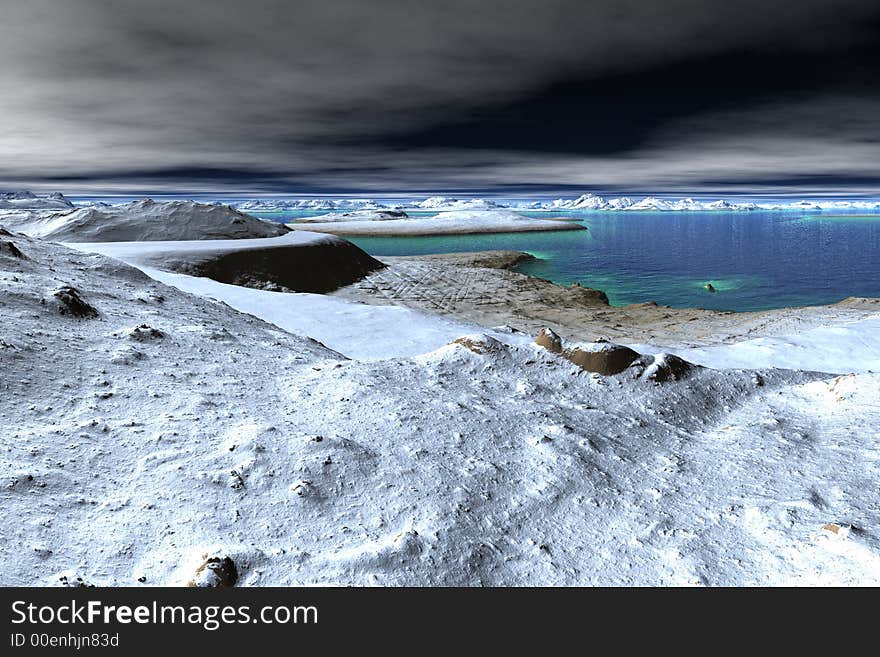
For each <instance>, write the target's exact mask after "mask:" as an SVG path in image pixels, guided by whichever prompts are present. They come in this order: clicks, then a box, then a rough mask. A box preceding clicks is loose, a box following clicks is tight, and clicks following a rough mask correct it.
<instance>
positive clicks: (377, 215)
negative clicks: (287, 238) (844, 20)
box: [295, 210, 409, 224]
mask: <svg viewBox="0 0 880 657" xmlns="http://www.w3.org/2000/svg"><path fill="white" fill-rule="evenodd" d="M408 218H409V215H408V214H407V213H406V212H404V211H403V210H351V211H350V212H331V213H329V214H319V215H317V216H314V217H300V218H299V219H297V220H296V222H295V223H298V224H323V223H329V222H344V221H395V220H398V219H408Z"/></svg>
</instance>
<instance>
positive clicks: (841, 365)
mask: <svg viewBox="0 0 880 657" xmlns="http://www.w3.org/2000/svg"><path fill="white" fill-rule="evenodd" d="M633 348H635V349H636V350H638V351H649V352H654V351H657V350H658V349H659V348H658V347H652V346H650V345H634V346H633ZM673 351H674V352H675V353H676V354H678V355H679V356H681V357H682V358H684V359H686V360H689V361H691V362H693V363H698V364H700V365H704V366H706V367H713V368H716V369H731V368H737V369H748V368H765V367H778V368H784V369H791V370H805V371H814V372H827V373H830V374H847V373H850V372H880V315H875V316H872V317H869V318H867V319H863V320H859V321H855V322H851V323H849V324H844V325H842V326H832V327H822V328H814V329H810V330H807V331H804V332H802V333H799V334H797V335H787V336H776V337H764V338H757V339H755V340H744V341H742V342H737V343H734V344H726V345H719V346H713V347H698V348H693V347H687V348H675V349H673Z"/></svg>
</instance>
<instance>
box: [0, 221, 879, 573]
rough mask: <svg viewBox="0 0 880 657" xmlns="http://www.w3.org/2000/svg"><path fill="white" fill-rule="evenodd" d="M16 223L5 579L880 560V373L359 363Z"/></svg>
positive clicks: (742, 566) (470, 353)
mask: <svg viewBox="0 0 880 657" xmlns="http://www.w3.org/2000/svg"><path fill="white" fill-rule="evenodd" d="M0 240H2V247H0V272H2V273H0V303H2V309H3V312H2V314H0V336H2V342H0V358H2V361H3V371H4V377H3V382H2V385H3V388H4V389H3V393H4V394H3V395H2V396H0V420H2V423H3V426H4V427H6V429H5V430H4V438H5V440H4V441H3V452H2V454H0V476H2V481H3V482H4V486H3V488H2V489H0V503H2V504H3V508H4V514H3V521H2V522H3V531H2V532H0V555H2V561H0V581H2V583H4V584H59V583H63V582H67V583H72V582H77V578H78V577H79V578H82V581H83V582H85V583H90V584H108V585H113V584H116V585H134V586H137V585H146V586H149V585H157V584H178V583H180V584H182V583H185V582H188V581H191V580H193V579H198V578H197V577H196V573H197V570H198V569H199V566H200V565H201V564H203V563H204V561H205V559H206V558H208V557H216V558H218V559H223V558H225V557H228V558H229V559H231V560H232V561H234V563H235V565H236V568H237V570H238V573H239V580H238V584H239V585H269V584H279V585H286V584H312V583H332V584H355V585H363V584H399V585H417V584H427V585H439V584H445V585H513V584H520V585H522V584H679V585H680V584H684V585H688V584H854V583H859V584H878V583H880V542H878V541H880V536H878V530H877V527H878V522H880V509H878V507H877V505H876V499H875V497H876V494H875V486H874V485H873V484H874V482H876V480H877V476H878V474H880V472H878V467H880V465H878V464H880V458H878V450H877V443H876V431H877V426H878V424H880V405H878V401H880V392H878V391H880V385H878V384H880V375H876V374H858V375H852V376H845V377H835V378H829V377H827V375H815V374H806V373H797V372H785V371H763V372H752V371H736V370H728V371H716V370H711V369H701V368H697V369H693V370H691V371H690V372H687V373H686V374H684V375H683V376H682V378H681V379H680V380H672V379H670V380H668V381H666V382H663V383H660V382H658V381H659V379H658V381H651V380H646V379H645V377H647V376H649V375H650V372H649V371H648V370H647V369H645V367H644V366H638V367H636V366H634V367H632V368H630V369H627V370H624V371H623V372H622V373H621V374H618V375H614V376H600V375H597V374H590V373H589V372H585V371H583V370H582V369H581V368H580V367H578V366H577V365H576V364H575V363H573V362H571V361H570V360H568V359H567V358H566V357H564V356H562V355H560V354H556V353H553V352H551V351H550V350H548V349H545V348H543V347H541V346H538V345H535V344H533V343H532V342H531V341H530V340H526V339H523V337H522V336H511V339H505V336H504V334H503V333H498V334H496V335H494V336H489V335H485V334H482V333H480V332H479V331H476V332H474V333H471V334H469V335H467V336H462V337H464V339H459V340H457V341H454V342H452V343H451V344H448V345H446V346H442V347H440V348H439V349H433V350H429V351H428V352H426V353H423V354H421V355H418V356H415V357H403V358H401V357H398V358H390V359H384V360H376V361H362V360H348V359H346V358H345V357H344V355H341V354H339V353H337V352H335V351H331V350H328V349H325V348H324V347H322V346H321V345H319V344H317V343H315V342H313V341H311V340H309V339H308V338H306V337H298V336H294V335H291V334H290V333H288V332H285V331H283V330H281V329H280V328H277V327H275V326H273V325H271V324H267V323H264V322H262V321H260V320H258V319H257V318H254V317H251V316H249V315H245V314H241V313H239V312H237V311H236V310H233V309H232V308H230V307H229V306H228V305H226V304H223V303H216V302H212V301H209V300H207V299H205V298H202V297H199V296H193V295H189V294H186V293H184V292H181V291H179V290H177V289H175V288H173V287H169V286H166V285H163V284H162V283H160V282H158V281H155V280H152V279H150V278H148V277H147V276H145V275H144V274H142V273H141V272H139V271H137V270H135V269H133V268H131V267H129V266H127V265H124V264H122V263H120V262H118V261H114V260H109V259H107V258H105V257H103V256H100V255H91V254H85V253H79V252H76V251H71V250H70V249H67V248H65V247H63V246H61V245H56V244H51V243H48V242H44V241H40V240H33V239H29V238H27V237H24V236H20V235H10V234H5V235H2V236H0ZM81 248H85V245H81ZM173 278H177V277H173ZM171 282H174V283H175V284H177V283H179V282H180V280H179V279H178V280H177V281H174V280H171ZM182 285H185V284H182ZM249 293H250V291H246V294H249ZM261 298H262V301H261V302H260V303H261V304H262V305H273V304H272V302H271V301H270V300H269V299H270V298H274V299H277V302H276V303H277V304H279V306H280V305H281V304H285V303H287V302H288V301H289V298H290V295H286V294H278V293H268V292H266V293H262V295H261ZM326 311H327V307H326V306H325V307H322V306H320V304H316V305H314V306H313V305H312V304H310V303H303V304H302V305H301V308H300V310H299V312H302V313H305V314H314V315H315V317H314V318H313V319H314V321H315V324H316V325H317V324H318V322H319V321H320V319H321V314H322V313H324V312H326ZM386 317H387V319H386V321H387V322H388V325H386V326H384V327H381V326H376V327H375V330H376V333H375V337H376V339H377V341H386V342H387V343H389V344H391V343H393V340H394V338H395V336H396V334H397V332H398V331H399V330H400V328H401V326H400V325H401V324H402V323H406V322H408V321H410V319H409V318H408V317H402V318H401V320H400V321H399V322H396V323H395V322H394V321H393V319H392V318H391V316H390V315H388V316H386ZM324 319H326V317H325V318H324ZM306 330H308V329H306ZM436 337H437V338H440V337H441V336H439V335H438V336H436ZM442 339H443V340H445V339H446V338H445V336H443V337H442ZM655 363H656V361H655ZM649 369H650V368H649ZM62 577H64V578H66V579H65V580H63V581H62V580H61V578H62ZM199 581H201V580H199Z"/></svg>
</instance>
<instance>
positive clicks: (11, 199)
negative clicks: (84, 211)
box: [0, 191, 73, 210]
mask: <svg viewBox="0 0 880 657" xmlns="http://www.w3.org/2000/svg"><path fill="white" fill-rule="evenodd" d="M72 207H73V203H71V202H70V201H69V200H68V199H67V198H65V197H64V194H62V193H60V192H52V193H51V194H48V195H47V196H37V195H36V194H34V193H33V192H28V191H19V192H5V193H0V210H64V209H67V208H72Z"/></svg>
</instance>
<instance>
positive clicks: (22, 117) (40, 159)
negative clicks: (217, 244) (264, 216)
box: [0, 0, 880, 195]
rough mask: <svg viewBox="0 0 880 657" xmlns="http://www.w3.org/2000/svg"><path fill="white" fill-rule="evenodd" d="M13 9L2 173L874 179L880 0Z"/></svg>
mask: <svg viewBox="0 0 880 657" xmlns="http://www.w3.org/2000/svg"><path fill="white" fill-rule="evenodd" d="M0 12H2V13H0V15H2V17H3V18H2V20H0V89H2V93H0V126H2V128H0V189H19V188H30V189H36V190H50V189H51V190H56V189H58V190H62V191H73V192H78V191H79V192H88V191H93V192H110V191H137V190H149V191H157V190H158V191H168V192H174V191H225V192H254V193H257V192H267V193H272V192H278V193H282V192H286V193H299V192H303V193H305V192H318V193H322V192H345V191H372V192H379V191H384V192H388V191H392V190H393V191H407V190H426V191H441V190H463V191H467V190H484V191H485V190H494V191H496V192H504V191H507V192H510V193H514V192H525V191H529V190H539V189H558V190H564V189H570V190H573V191H574V190H577V191H583V190H595V191H614V190H621V191H627V192H638V191H651V192H689V193H699V192H701V191H713V192H714V191H725V192H728V193H730V194H739V193H743V194H746V193H761V192H766V193H781V194H784V193H792V194H800V195H808V194H833V193H842V194H848V193H851V194H877V193H880V4H878V3H877V2H876V0H799V2H798V3H797V4H796V5H793V4H791V3H772V2H767V0H666V1H664V2H657V1H656V0H533V1H529V2H524V1H518V2H510V1H501V0H480V1H479V2H476V1H474V0H444V1H443V2H427V1H422V0H369V1H368V2H367V1H365V0H247V1H242V0H187V1H186V2H181V1H180V0H174V1H171V0H149V1H145V0H28V1H27V2H22V1H21V0H0Z"/></svg>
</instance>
